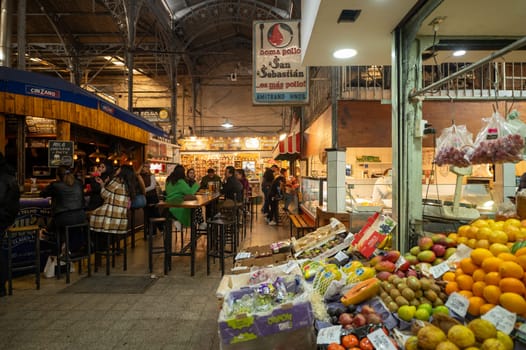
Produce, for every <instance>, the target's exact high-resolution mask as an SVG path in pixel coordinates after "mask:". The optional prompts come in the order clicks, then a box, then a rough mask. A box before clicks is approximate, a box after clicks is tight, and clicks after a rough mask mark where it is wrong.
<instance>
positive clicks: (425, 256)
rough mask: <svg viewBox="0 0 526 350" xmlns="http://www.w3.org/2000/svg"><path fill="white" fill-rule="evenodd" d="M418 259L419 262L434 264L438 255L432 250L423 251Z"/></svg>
mask: <svg viewBox="0 0 526 350" xmlns="http://www.w3.org/2000/svg"><path fill="white" fill-rule="evenodd" d="M416 257H417V258H418V260H419V261H421V262H426V263H432V262H433V261H435V259H436V255H435V253H434V252H433V251H432V250H424V251H421V252H420V253H418V255H417V256H416Z"/></svg>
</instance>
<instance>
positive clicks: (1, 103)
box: [0, 92, 6, 112]
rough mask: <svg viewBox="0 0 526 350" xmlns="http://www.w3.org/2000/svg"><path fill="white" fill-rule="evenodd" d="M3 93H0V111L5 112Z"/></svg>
mask: <svg viewBox="0 0 526 350" xmlns="http://www.w3.org/2000/svg"><path fill="white" fill-rule="evenodd" d="M5 95H6V94H5V92H0V111H2V112H3V111H5Z"/></svg>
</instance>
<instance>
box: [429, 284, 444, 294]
mask: <svg viewBox="0 0 526 350" xmlns="http://www.w3.org/2000/svg"><path fill="white" fill-rule="evenodd" d="M431 290H432V291H433V292H435V293H440V292H441V291H442V290H441V289H440V286H439V285H438V284H435V283H432V284H431Z"/></svg>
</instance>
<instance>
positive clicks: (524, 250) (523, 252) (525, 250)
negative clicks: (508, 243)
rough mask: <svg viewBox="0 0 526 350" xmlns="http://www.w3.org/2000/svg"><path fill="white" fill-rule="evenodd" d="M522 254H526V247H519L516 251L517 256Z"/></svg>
mask: <svg viewBox="0 0 526 350" xmlns="http://www.w3.org/2000/svg"><path fill="white" fill-rule="evenodd" d="M522 255H526V247H522V248H519V249H518V250H517V251H516V252H515V256H522Z"/></svg>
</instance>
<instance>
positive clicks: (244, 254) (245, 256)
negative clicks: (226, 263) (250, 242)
mask: <svg viewBox="0 0 526 350" xmlns="http://www.w3.org/2000/svg"><path fill="white" fill-rule="evenodd" d="M248 258H250V252H239V253H237V255H236V260H241V259H248Z"/></svg>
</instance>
